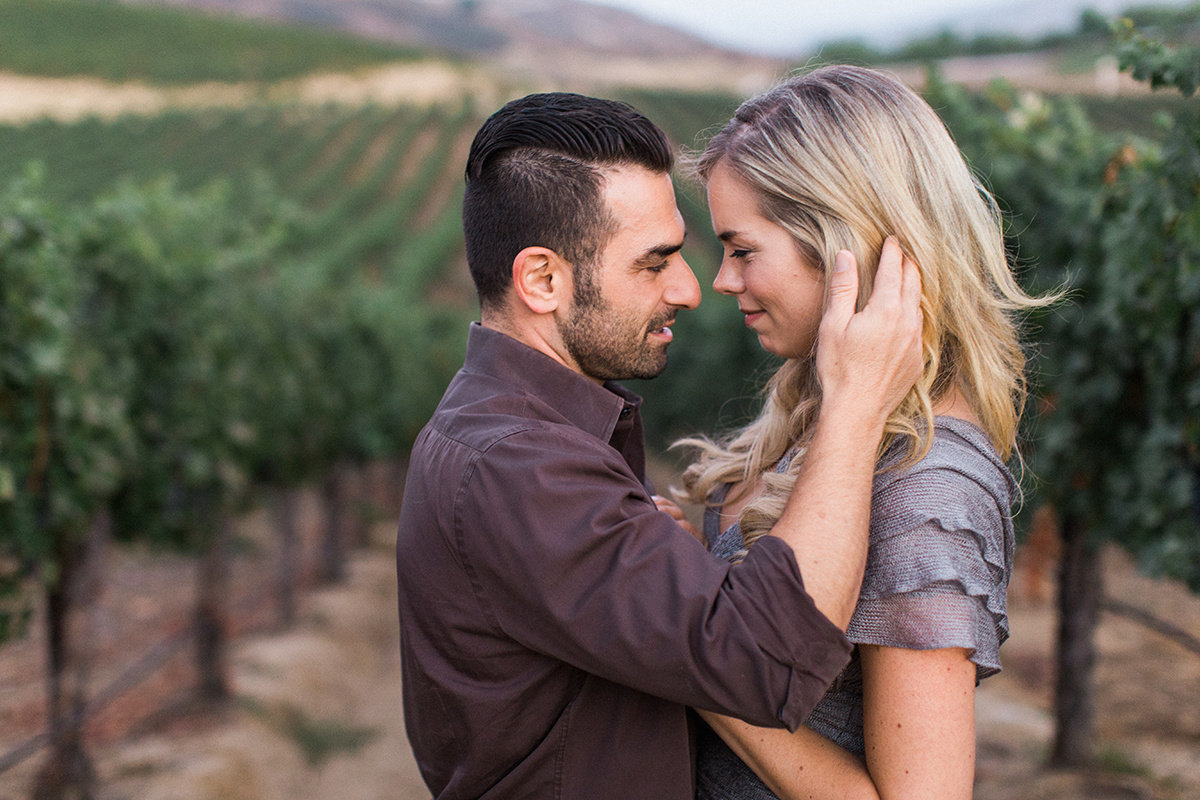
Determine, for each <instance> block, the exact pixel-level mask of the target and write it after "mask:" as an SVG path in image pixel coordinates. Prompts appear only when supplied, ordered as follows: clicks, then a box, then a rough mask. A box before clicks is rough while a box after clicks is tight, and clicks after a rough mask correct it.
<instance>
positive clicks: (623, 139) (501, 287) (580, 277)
mask: <svg viewBox="0 0 1200 800" xmlns="http://www.w3.org/2000/svg"><path fill="white" fill-rule="evenodd" d="M673 164H674V156H673V154H672V153H671V148H670V145H669V144H668V143H667V138H666V136H665V135H664V134H663V132H662V131H661V130H660V129H659V128H658V127H657V126H656V125H654V123H652V122H651V121H650V120H648V119H646V117H644V116H643V115H642V114H641V113H639V112H638V111H637V110H636V109H634V108H633V107H632V106H630V105H628V104H626V103H621V102H618V101H615V100H603V99H599V98H595V97H585V96H583V95H579V94H571V93H566V92H551V93H546V94H531V95H528V96H526V97H523V98H521V99H519V100H514V101H512V102H510V103H508V104H507V105H505V106H504V107H503V108H501V109H500V110H499V111H497V112H496V113H495V114H493V115H492V116H491V117H489V118H488V120H487V122H485V123H484V124H483V127H481V128H480V129H479V132H478V133H476V134H475V140H474V141H473V142H472V143H471V152H470V155H469V156H468V157H467V170H466V178H467V188H466V194H465V195H464V197H463V232H464V234H465V236H466V243H467V264H468V265H469V267H470V270H471V278H472V279H473V280H474V281H475V290H476V291H477V292H478V294H479V304H480V306H481V307H483V308H488V307H489V306H494V305H495V304H496V303H497V302H498V301H499V300H500V299H501V298H503V297H504V296H505V294H506V293H507V291H508V288H509V286H511V285H512V263H513V259H514V258H516V255H517V253H519V252H521V250H523V249H525V248H526V247H533V246H541V247H546V248H548V249H550V250H553V251H554V252H556V253H558V254H559V255H560V256H562V257H563V258H564V259H565V260H566V261H568V262H570V263H571V264H572V265H573V267H574V269H575V279H576V283H577V286H576V290H577V292H578V291H579V290H580V288H582V287H586V286H589V285H590V284H591V281H590V274H591V273H590V270H591V268H592V266H594V263H595V260H596V258H597V257H598V255H599V253H600V250H601V249H602V248H603V246H604V244H605V243H606V242H607V241H608V237H609V236H610V235H611V234H612V233H613V220H612V218H611V217H610V215H609V211H608V208H607V206H606V205H605V203H604V199H603V193H602V191H601V189H602V186H603V172H604V170H605V169H607V168H612V167H618V166H639V167H644V168H645V169H648V170H651V171H653V172H668V171H670V169H671V167H672V166H673Z"/></svg>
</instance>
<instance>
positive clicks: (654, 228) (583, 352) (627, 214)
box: [558, 167, 700, 380]
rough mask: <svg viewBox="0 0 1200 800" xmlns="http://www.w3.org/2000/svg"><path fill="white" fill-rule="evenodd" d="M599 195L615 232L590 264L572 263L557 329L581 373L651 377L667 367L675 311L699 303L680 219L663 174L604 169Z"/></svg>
mask: <svg viewBox="0 0 1200 800" xmlns="http://www.w3.org/2000/svg"><path fill="white" fill-rule="evenodd" d="M603 197H604V200H605V201H606V202H607V204H608V208H609V212H610V214H611V215H612V219H613V222H614V225H615V233H613V234H612V236H611V237H609V239H608V242H607V243H606V244H605V245H604V248H603V250H602V251H601V253H600V256H599V258H598V262H597V263H596V264H594V265H591V266H590V267H589V266H588V265H581V266H578V267H577V268H576V281H577V284H576V286H575V293H574V300H573V302H572V306H571V308H570V309H569V312H568V314H567V316H566V318H565V319H563V320H561V321H560V322H559V324H558V330H559V335H560V336H561V337H562V340H563V344H564V345H565V347H566V350H567V355H568V356H569V357H570V359H571V360H572V361H574V366H575V368H576V369H577V370H578V371H579V372H582V373H583V374H584V375H588V376H590V377H592V378H596V379H598V380H622V379H627V378H653V377H655V376H657V375H659V374H660V373H661V372H662V371H663V369H665V368H666V366H667V346H668V345H670V343H671V339H672V332H671V328H670V326H671V325H672V324H673V323H674V322H675V315H676V313H677V312H678V311H679V310H680V309H683V308H695V307H696V306H697V305H699V304H700V284H699V283H698V282H697V281H696V276H695V275H694V274H693V273H692V270H691V268H690V267H689V266H688V265H687V262H686V261H684V260H683V256H682V255H680V252H679V250H680V248H681V247H682V246H683V236H684V225H683V217H682V216H681V215H680V213H679V209H678V208H676V206H675V189H674V186H672V184H671V177H670V176H669V175H667V174H665V173H656V172H651V171H649V170H647V169H644V168H641V167H621V168H618V169H613V170H609V171H608V172H606V179H605V184H604V190H603Z"/></svg>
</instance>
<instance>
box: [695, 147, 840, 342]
mask: <svg viewBox="0 0 1200 800" xmlns="http://www.w3.org/2000/svg"><path fill="white" fill-rule="evenodd" d="M708 209H709V213H710V214H711V215H712V225H713V231H714V232H716V234H717V238H718V239H720V240H721V243H722V244H724V245H725V254H724V257H723V258H722V259H721V269H720V271H719V272H718V273H717V277H716V280H714V281H713V288H714V289H716V290H717V291H718V292H720V293H721V294H727V295H730V296H731V297H733V298H735V299H736V300H737V304H738V310H740V311H741V312H742V313H743V314H745V316H746V327H747V328H749V329H750V330H752V331H754V332H755V333H756V334H758V343H759V344H760V345H762V348H763V349H764V350H766V351H767V352H768V353H774V354H775V355H777V356H782V357H784V358H808V357H809V356H811V355H812V353H813V347H814V345H815V344H816V340H817V326H818V325H819V324H820V321H821V313H822V309H823V307H824V302H825V273H824V271H823V270H821V269H819V268H818V267H817V266H816V265H815V264H812V263H811V262H810V261H809V260H808V259H806V258H805V257H804V256H802V255H801V253H800V250H799V249H798V248H797V247H796V243H795V240H793V239H792V236H791V234H789V233H788V232H787V231H786V230H784V229H783V228H782V227H780V226H779V225H778V224H776V223H774V222H771V221H770V220H768V219H767V218H765V217H763V216H762V215H761V214H760V213H759V210H758V198H757V196H756V195H755V193H754V190H753V189H751V188H750V187H749V186H748V185H747V184H746V182H745V181H743V180H742V179H741V178H740V177H739V176H738V175H737V174H736V173H735V172H734V171H733V170H732V169H730V168H729V165H728V163H727V162H726V161H724V160H722V161H719V162H717V165H716V167H714V168H713V170H712V172H711V173H709V179H708Z"/></svg>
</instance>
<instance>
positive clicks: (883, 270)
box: [868, 236, 904, 307]
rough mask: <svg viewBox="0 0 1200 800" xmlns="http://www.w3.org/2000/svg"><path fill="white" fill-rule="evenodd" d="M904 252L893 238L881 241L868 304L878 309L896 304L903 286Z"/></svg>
mask: <svg viewBox="0 0 1200 800" xmlns="http://www.w3.org/2000/svg"><path fill="white" fill-rule="evenodd" d="M903 261H904V252H903V251H902V250H901V249H900V242H899V241H897V239H896V237H895V236H889V237H887V238H886V239H884V240H883V250H882V252H880V254H879V269H877V270H876V271H875V285H874V286H873V287H872V289H871V299H870V300H869V301H868V303H869V304H871V305H875V306H876V307H878V306H879V305H880V304H890V303H893V302H898V301H899V299H900V293H901V290H902V288H903V285H904V269H903Z"/></svg>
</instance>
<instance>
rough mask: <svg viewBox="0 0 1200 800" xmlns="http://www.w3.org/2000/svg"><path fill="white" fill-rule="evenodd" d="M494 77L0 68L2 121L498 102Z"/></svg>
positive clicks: (466, 72)
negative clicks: (265, 80)
mask: <svg viewBox="0 0 1200 800" xmlns="http://www.w3.org/2000/svg"><path fill="white" fill-rule="evenodd" d="M498 92H499V89H498V88H497V84H496V82H495V81H493V80H490V79H488V78H487V77H486V75H485V74H484V73H483V72H482V71H481V70H479V69H478V68H475V67H468V66H455V65H452V64H450V63H449V62H444V61H420V62H415V63H407V62H406V63H398V64H392V65H388V66H384V67H380V68H377V69H370V70H363V71H360V72H355V73H330V74H320V75H312V76H309V77H306V78H302V79H299V80H293V81H282V82H280V83H275V84H251V83H204V84H196V85H190V86H178V87H160V86H149V85H146V84H142V83H111V82H109V81H103V80H99V79H97V78H44V77H35V76H28V75H17V74H14V73H11V72H0V123H24V122H29V121H31V120H35V119H43V118H46V119H55V120H59V121H61V122H73V121H76V120H79V119H82V118H84V117H88V116H95V117H99V118H101V119H112V118H115V117H118V116H121V115H124V114H156V113H159V112H161V111H163V110H165V109H168V108H211V107H227V108H240V107H243V106H247V105H251V104H253V103H260V102H273V103H298V104H302V105H322V104H325V103H341V104H345V105H355V106H361V105H366V104H369V103H377V104H380V105H398V104H401V103H406V104H417V105H423V104H429V103H435V102H452V101H456V100H463V99H466V98H468V97H474V98H478V99H479V101H480V103H481V105H483V106H484V107H490V106H491V105H493V104H495V103H497V102H498V95H497V93H498Z"/></svg>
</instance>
